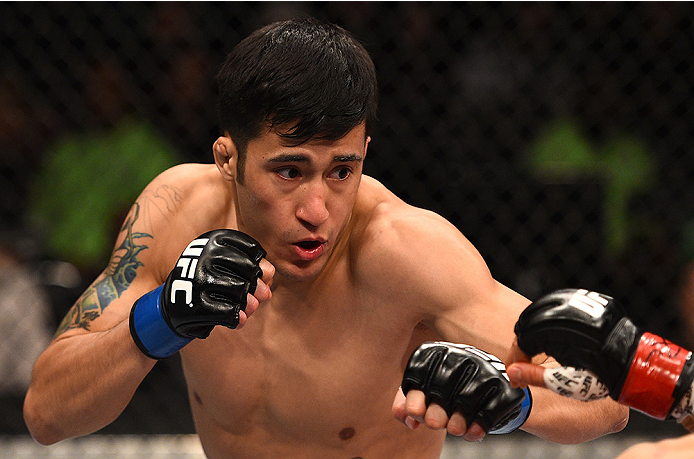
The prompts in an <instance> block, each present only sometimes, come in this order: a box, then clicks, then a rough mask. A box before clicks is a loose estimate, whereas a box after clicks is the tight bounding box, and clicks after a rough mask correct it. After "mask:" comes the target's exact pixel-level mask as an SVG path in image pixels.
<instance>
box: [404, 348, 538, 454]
mask: <svg viewBox="0 0 694 459" xmlns="http://www.w3.org/2000/svg"><path fill="white" fill-rule="evenodd" d="M504 370H505V367H504V364H503V363H502V362H501V361H500V360H499V359H497V358H496V357H494V356H493V355H490V354H487V353H485V352H483V351H481V350H479V349H476V348H474V347H472V346H466V345H460V344H452V343H444V342H429V343H425V344H423V345H421V346H420V347H419V348H418V349H417V350H415V352H414V353H413V354H412V356H411V357H410V360H409V362H408V364H407V368H406V369H405V374H404V376H403V381H402V390H403V393H404V394H405V395H406V398H404V400H403V397H402V396H400V395H399V396H398V397H396V400H395V402H394V404H393V413H394V414H395V417H396V418H398V419H400V420H401V421H402V422H404V423H405V424H406V425H408V426H409V427H410V428H416V427H417V426H418V425H419V424H422V423H424V424H426V426H427V427H429V428H432V429H438V430H442V429H446V430H447V431H448V433H450V434H452V435H456V436H462V437H463V438H464V439H466V440H468V441H475V440H481V439H482V438H484V436H485V434H486V433H508V432H511V431H513V430H515V429H517V428H518V427H520V425H521V424H523V422H525V420H526V419H527V417H528V415H529V413H530V407H531V406H532V400H531V398H530V395H529V393H528V392H527V390H526V391H523V390H521V389H514V388H512V387H511V386H510V384H509V382H508V378H507V377H506V374H505V371H504Z"/></svg>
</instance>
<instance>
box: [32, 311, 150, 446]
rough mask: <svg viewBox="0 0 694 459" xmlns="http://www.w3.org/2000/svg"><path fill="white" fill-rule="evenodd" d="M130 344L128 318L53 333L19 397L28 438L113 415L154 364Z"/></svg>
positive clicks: (47, 439) (80, 428)
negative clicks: (94, 328) (102, 327)
mask: <svg viewBox="0 0 694 459" xmlns="http://www.w3.org/2000/svg"><path fill="white" fill-rule="evenodd" d="M155 362H156V361H155V360H152V359H149V358H147V357H145V356H144V355H143V354H142V353H141V352H140V351H139V350H138V349H137V347H136V346H135V344H134V342H133V340H132V337H131V336H130V332H129V328H128V321H127V320H124V321H123V322H121V323H119V324H118V325H116V326H115V327H114V328H112V329H110V330H107V331H103V332H93V333H88V334H82V335H75V336H71V337H66V338H63V339H58V340H57V341H55V342H54V343H52V344H51V345H50V346H49V348H48V349H47V350H46V351H45V352H44V353H43V354H42V355H41V357H39V359H38V361H37V362H36V365H35V367H34V373H33V375H32V382H31V386H30V387H29V391H28V392H27V396H26V399H25V401H24V419H25V421H26V424H27V427H28V428H29V431H30V432H31V434H32V435H33V436H34V438H35V439H36V440H37V441H38V442H40V443H43V444H51V443H55V442H58V441H61V440H64V439H66V438H70V437H75V436H80V435H86V434H89V433H92V432H94V431H96V430H98V429H100V428H102V427H104V426H106V425H108V424H109V423H111V422H112V421H113V420H115V419H116V418H117V417H118V415H120V413H121V412H122V411H123V410H124V409H125V407H126V406H127V404H128V403H129V401H130V399H131V398H132V396H133V394H134V393H135V390H136V389H137V387H138V386H139V385H140V383H141V382H142V380H143V379H144V377H145V376H146V375H147V373H149V371H150V370H151V369H152V367H153V366H154V364H155Z"/></svg>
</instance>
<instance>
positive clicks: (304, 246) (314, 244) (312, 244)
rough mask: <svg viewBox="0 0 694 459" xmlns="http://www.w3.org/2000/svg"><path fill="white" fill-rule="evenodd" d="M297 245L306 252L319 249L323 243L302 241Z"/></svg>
mask: <svg viewBox="0 0 694 459" xmlns="http://www.w3.org/2000/svg"><path fill="white" fill-rule="evenodd" d="M296 245H298V246H299V247H301V248H302V249H304V250H313V249H317V248H318V247H320V245H321V242H320V241H301V242H297V243H296Z"/></svg>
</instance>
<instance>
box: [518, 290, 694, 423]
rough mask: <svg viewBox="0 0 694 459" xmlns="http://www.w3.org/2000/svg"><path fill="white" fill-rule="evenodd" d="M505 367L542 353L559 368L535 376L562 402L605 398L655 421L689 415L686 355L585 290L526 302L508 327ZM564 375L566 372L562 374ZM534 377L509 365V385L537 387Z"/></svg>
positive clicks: (533, 370)
mask: <svg viewBox="0 0 694 459" xmlns="http://www.w3.org/2000/svg"><path fill="white" fill-rule="evenodd" d="M515 331H516V337H517V345H518V346H517V348H516V350H515V351H512V353H511V356H510V357H509V360H510V361H519V362H527V358H525V357H524V354H525V356H526V357H533V356H534V355H536V354H539V353H541V352H545V353H547V354H548V355H550V356H552V357H554V358H555V359H556V360H557V361H558V362H559V363H560V364H562V365H565V367H559V368H551V369H544V368H543V369H542V383H541V384H540V385H543V386H545V387H548V388H550V389H552V390H554V391H555V392H557V393H560V394H561V395H565V396H569V397H572V398H576V399H579V400H585V401H588V400H593V399H596V398H601V397H603V396H606V395H607V392H609V395H610V396H611V397H612V398H614V399H615V400H617V401H619V402H620V403H622V404H623V405H626V406H630V407H632V408H635V409H637V410H639V411H642V412H644V413H646V414H648V415H650V416H653V417H656V418H658V419H665V418H667V417H668V416H670V417H672V418H675V419H677V420H678V421H680V422H682V421H684V419H685V418H690V415H691V384H692V380H693V379H694V366H693V364H692V359H691V353H690V352H689V351H686V350H685V349H682V348H681V347H679V346H677V345H675V344H673V343H671V342H669V341H667V340H665V339H663V338H660V337H658V336H655V335H652V334H650V333H643V332H642V331H641V330H639V329H638V328H637V327H636V326H635V325H634V324H633V323H632V322H631V321H630V320H629V319H628V318H627V317H626V315H625V311H624V309H623V307H622V306H621V305H620V304H619V303H618V302H617V301H615V300H614V299H613V298H611V297H609V296H607V295H602V294H599V293H596V292H589V291H587V290H582V289H581V290H573V289H567V290H559V291H556V292H553V293H550V294H549V295H545V296H543V297H541V298H540V299H538V300H537V301H535V302H533V303H532V304H531V305H530V306H528V307H527V308H526V310H525V311H523V313H522V314H521V315H520V317H519V319H518V322H517V323H516V327H515ZM567 367H568V368H567ZM539 376H540V370H539V369H538V368H537V367H535V366H533V365H531V364H529V363H519V364H514V365H511V364H510V365H509V377H510V378H511V379H512V381H513V382H514V384H520V385H524V384H526V383H531V384H532V383H539Z"/></svg>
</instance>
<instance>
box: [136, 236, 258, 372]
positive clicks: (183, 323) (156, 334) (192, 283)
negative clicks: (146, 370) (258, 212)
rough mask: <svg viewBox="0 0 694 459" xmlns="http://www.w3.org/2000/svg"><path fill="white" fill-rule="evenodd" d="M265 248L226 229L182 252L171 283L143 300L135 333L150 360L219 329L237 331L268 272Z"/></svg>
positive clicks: (137, 341) (173, 352) (143, 297)
mask: <svg viewBox="0 0 694 459" xmlns="http://www.w3.org/2000/svg"><path fill="white" fill-rule="evenodd" d="M265 255H266V253H265V250H263V248H262V247H261V246H260V244H258V242H256V241H255V240H254V239H253V238H251V237H250V236H248V235H246V234H244V233H241V232H239V231H234V230H229V229H221V230H215V231H210V232H207V233H205V234H203V235H201V236H199V237H198V238H197V239H195V240H194V241H193V242H191V243H190V244H189V245H188V247H187V248H186V249H185V250H184V251H183V253H182V254H181V256H180V258H179V259H178V262H177V263H176V267H175V268H174V269H173V270H172V271H171V273H170V274H169V277H168V278H167V279H166V282H165V283H164V284H163V285H161V286H159V287H158V288H156V289H154V290H152V291H151V292H149V293H147V294H145V295H143V296H142V297H141V298H140V299H138V300H137V301H136V302H135V304H134V305H133V307H132V310H131V311H130V333H131V335H132V337H133V340H134V341H135V344H137V347H139V348H140V350H141V351H142V352H143V353H144V354H145V355H146V356H148V357H150V358H154V359H162V358H165V357H169V356H171V355H173V354H175V353H176V352H178V351H179V350H180V349H181V348H182V347H183V346H185V345H186V344H188V343H189V342H190V341H191V340H192V339H194V338H207V336H208V335H209V334H210V332H211V331H212V328H214V327H215V326H216V325H224V326H225V327H229V328H236V327H237V326H238V324H239V313H240V311H241V310H243V309H244V308H245V307H246V297H247V294H248V293H251V294H253V293H254V292H255V288H256V286H257V282H258V279H259V278H261V277H262V275H263V273H262V271H261V269H260V267H259V266H258V263H259V262H260V260H261V259H262V258H263V257H264V256H265Z"/></svg>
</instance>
